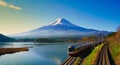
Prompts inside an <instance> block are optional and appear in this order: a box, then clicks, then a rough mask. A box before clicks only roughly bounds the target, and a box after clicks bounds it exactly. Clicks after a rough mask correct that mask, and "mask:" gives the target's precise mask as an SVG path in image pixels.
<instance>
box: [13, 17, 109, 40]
mask: <svg viewBox="0 0 120 65" xmlns="http://www.w3.org/2000/svg"><path fill="white" fill-rule="evenodd" d="M99 32H102V33H105V34H106V33H107V32H105V31H98V30H94V29H86V28H83V27H80V26H77V25H74V24H72V23H71V22H69V21H68V20H66V19H64V18H59V19H57V20H56V21H55V22H53V23H52V24H49V25H46V26H43V27H40V28H37V29H35V30H32V31H28V32H24V33H20V34H17V35H15V37H24V38H29V37H34V38H44V37H76V36H90V35H96V34H98V33H99ZM107 34H108V33H107Z"/></svg>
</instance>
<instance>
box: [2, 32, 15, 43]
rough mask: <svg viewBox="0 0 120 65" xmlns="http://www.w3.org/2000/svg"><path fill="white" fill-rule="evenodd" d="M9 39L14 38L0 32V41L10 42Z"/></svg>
mask: <svg viewBox="0 0 120 65" xmlns="http://www.w3.org/2000/svg"><path fill="white" fill-rule="evenodd" d="M11 41H14V39H12V38H9V37H7V36H5V35H2V34H0V42H11Z"/></svg>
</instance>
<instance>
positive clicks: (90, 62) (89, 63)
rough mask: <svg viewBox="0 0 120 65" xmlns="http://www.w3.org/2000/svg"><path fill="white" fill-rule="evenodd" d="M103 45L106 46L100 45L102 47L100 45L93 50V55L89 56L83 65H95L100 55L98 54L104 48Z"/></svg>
mask: <svg viewBox="0 0 120 65" xmlns="http://www.w3.org/2000/svg"><path fill="white" fill-rule="evenodd" d="M103 45H104V44H100V45H98V46H97V47H95V49H93V51H92V52H91V54H90V55H88V56H87V57H86V58H85V59H84V61H83V63H82V65H94V62H95V60H96V57H97V55H98V53H99V51H100V50H101V48H102V46H103Z"/></svg>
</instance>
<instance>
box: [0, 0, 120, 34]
mask: <svg viewBox="0 0 120 65" xmlns="http://www.w3.org/2000/svg"><path fill="white" fill-rule="evenodd" d="M3 5H4V6H3ZM11 5H12V6H11ZM0 18H1V20H0V33H3V34H14V33H19V32H24V31H29V30H32V29H35V28H38V27H41V26H43V25H47V24H49V23H51V22H54V20H56V19H57V18H65V19H67V20H69V21H70V22H72V23H74V24H76V25H79V26H81V27H85V28H92V29H98V30H107V31H116V28H117V26H119V25H120V1H119V0H0Z"/></svg>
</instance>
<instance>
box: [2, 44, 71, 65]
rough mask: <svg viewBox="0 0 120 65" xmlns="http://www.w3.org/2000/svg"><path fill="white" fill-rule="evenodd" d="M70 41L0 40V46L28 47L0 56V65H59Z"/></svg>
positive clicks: (65, 56) (64, 56)
mask: <svg viewBox="0 0 120 65" xmlns="http://www.w3.org/2000/svg"><path fill="white" fill-rule="evenodd" d="M70 45H73V44H70V43H33V42H4V43H3V42H0V47H7V48H8V47H9V48H11V47H30V48H29V51H24V52H17V53H13V54H5V55H2V56H0V64H1V65H60V63H62V62H63V61H64V60H65V59H66V58H67V57H68V54H67V47H68V46H70Z"/></svg>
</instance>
